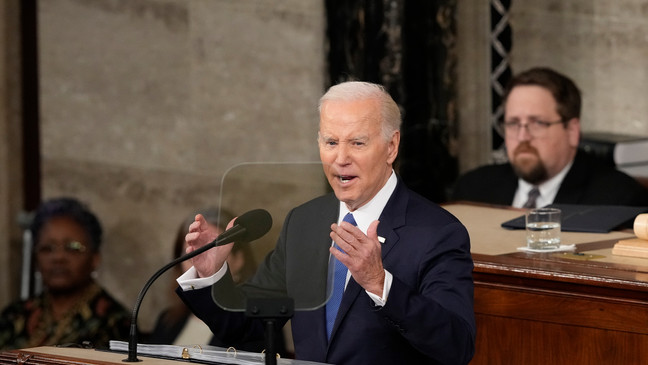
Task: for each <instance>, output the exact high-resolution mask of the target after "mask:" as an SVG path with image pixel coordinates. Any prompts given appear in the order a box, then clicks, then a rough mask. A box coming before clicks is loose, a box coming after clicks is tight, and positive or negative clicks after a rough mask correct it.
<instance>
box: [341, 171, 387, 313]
mask: <svg viewBox="0 0 648 365" xmlns="http://www.w3.org/2000/svg"><path fill="white" fill-rule="evenodd" d="M397 182H398V179H396V174H395V173H394V170H392V173H391V175H390V176H389V179H388V180H387V182H386V183H385V186H383V187H382V189H380V191H379V192H378V194H376V196H374V197H373V199H371V200H370V201H369V202H368V203H367V204H365V205H363V206H361V207H360V208H358V209H356V210H355V211H353V212H352V213H353V218H354V219H355V221H356V223H357V224H358V228H359V229H360V230H361V231H362V233H364V234H365V235H366V234H367V228H369V225H370V224H371V223H372V222H373V221H376V220H378V218H380V214H382V211H383V209H385V205H387V201H388V200H389V198H390V197H391V195H392V194H393V193H394V190H395V189H396V184H397ZM347 213H349V208H348V207H347V206H346V204H345V203H344V202H340V215H339V216H338V224H340V222H342V220H343V219H344V216H346V215H347ZM378 240H379V241H380V243H384V242H385V238H384V237H378ZM350 277H351V272H350V271H347V278H346V282H347V283H348V282H349V278H350ZM392 279H393V276H392V274H391V273H390V272H389V271H387V270H385V284H384V285H383V295H382V297H379V296H377V295H375V294H373V293H370V292H368V291H366V290H365V292H366V293H367V294H368V295H369V297H370V298H371V299H372V300H373V302H374V303H375V304H376V305H378V306H381V307H382V306H384V305H385V303H386V302H387V296H388V294H389V289H391V283H392ZM345 288H346V284H345Z"/></svg>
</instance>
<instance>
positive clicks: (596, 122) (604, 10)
mask: <svg viewBox="0 0 648 365" xmlns="http://www.w3.org/2000/svg"><path fill="white" fill-rule="evenodd" d="M511 3H512V5H511V9H510V13H509V16H510V24H511V27H512V30H513V47H512V50H511V55H510V57H511V58H510V64H511V68H512V70H513V72H514V73H517V72H521V71H523V70H526V69H528V68H530V67H534V66H548V67H552V68H554V69H556V70H558V71H559V72H562V73H564V74H566V75H568V76H570V77H571V78H572V79H573V80H574V81H575V82H576V83H577V84H578V85H579V87H580V89H581V91H582V93H583V113H582V116H581V122H582V124H581V125H582V128H583V130H584V131H610V132H619V133H629V134H635V135H645V136H648V119H647V118H646V115H648V103H646V97H645V95H646V94H647V93H648V67H646V59H648V38H647V37H646V36H645V35H646V34H647V33H648V22H646V21H645V19H646V16H647V15H648V3H646V2H645V1H643V0H619V1H613V2H611V1H607V0H572V1H562V0H548V1H512V2H511ZM458 16H459V21H458V25H459V30H458V32H459V37H458V38H459V42H458V45H459V47H460V50H459V54H460V59H459V64H460V66H459V69H460V72H459V75H458V78H459V83H460V86H459V90H460V91H459V96H460V100H459V104H460V106H459V112H460V118H461V122H460V128H461V137H460V139H461V145H462V147H461V152H460V164H461V169H462V170H463V171H465V170H467V169H470V168H473V167H475V166H478V165H481V164H483V163H488V162H490V160H491V157H490V154H489V153H487V151H488V150H489V148H490V137H489V134H490V130H489V129H488V128H487V127H486V128H484V126H488V123H489V115H490V100H489V99H490V89H489V87H490V86H489V80H488V74H484V69H485V68H486V70H488V68H490V61H489V57H490V55H489V52H490V50H489V48H488V47H489V46H488V44H485V43H484V42H488V41H489V38H488V33H487V32H488V31H489V29H490V23H489V22H488V16H489V1H487V0H479V1H472V2H462V1H458ZM462 56H463V58H462Z"/></svg>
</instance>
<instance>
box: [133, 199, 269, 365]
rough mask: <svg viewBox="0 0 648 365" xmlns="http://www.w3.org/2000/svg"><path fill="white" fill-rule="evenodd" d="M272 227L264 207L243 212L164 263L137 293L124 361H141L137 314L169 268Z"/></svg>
mask: <svg viewBox="0 0 648 365" xmlns="http://www.w3.org/2000/svg"><path fill="white" fill-rule="evenodd" d="M271 227H272V216H270V213H268V212H267V211H266V210H263V209H254V210H251V211H249V212H247V213H244V214H242V215H241V216H240V217H238V218H236V220H235V221H234V226H233V227H232V228H230V229H228V230H227V231H225V232H223V233H222V234H221V235H219V236H218V237H216V239H215V240H213V241H212V242H210V243H208V244H206V245H205V246H203V247H201V248H199V249H196V250H195V251H192V252H190V253H188V254H186V255H183V256H180V257H178V258H176V259H175V260H173V261H171V262H169V263H168V264H166V265H164V267H162V268H161V269H159V270H158V271H156V272H155V274H153V276H151V278H150V279H149V280H148V281H147V282H146V284H145V285H144V287H143V288H142V290H140V292H139V294H138V295H137V300H136V301H135V306H134V307H133V314H132V316H131V325H130V333H129V336H128V357H127V358H126V359H124V360H122V361H124V362H139V361H141V360H139V359H138V358H137V314H138V313H139V309H140V306H141V304H142V300H143V299H144V295H145V294H146V292H147V291H148V289H149V288H150V287H151V285H152V284H153V282H154V281H155V280H157V278H159V277H160V275H162V274H164V273H165V272H166V271H167V270H169V269H170V268H172V267H173V266H175V265H177V264H179V263H181V262H182V261H185V260H188V259H190V258H192V257H194V256H197V255H200V254H201V253H203V252H205V251H207V250H209V249H212V248H214V247H217V246H222V245H225V244H227V243H230V242H233V241H235V240H240V241H242V242H250V241H254V240H256V239H257V238H259V237H261V236H263V235H264V234H266V233H267V232H268V231H269V230H270V228H271Z"/></svg>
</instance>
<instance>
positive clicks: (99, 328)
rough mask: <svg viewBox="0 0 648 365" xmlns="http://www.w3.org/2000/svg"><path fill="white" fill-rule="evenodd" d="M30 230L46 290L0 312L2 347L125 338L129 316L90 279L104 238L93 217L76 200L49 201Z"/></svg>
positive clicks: (90, 343)
mask: <svg viewBox="0 0 648 365" xmlns="http://www.w3.org/2000/svg"><path fill="white" fill-rule="evenodd" d="M30 230H31V233H32V237H33V242H34V261H35V264H36V269H37V270H38V271H39V272H40V275H41V277H42V281H43V287H44V290H43V292H42V293H40V294H38V295H36V296H33V297H31V298H29V299H27V300H24V301H17V302H14V303H12V304H10V305H9V306H8V307H7V308H5V309H4V310H3V311H2V314H1V315H0V348H2V349H15V348H28V347H35V346H43V345H67V346H78V345H82V344H83V345H86V346H93V347H98V348H99V347H103V348H106V347H107V346H108V341H109V340H125V339H127V338H128V332H129V326H130V312H129V311H127V310H126V309H124V307H122V306H121V305H120V304H119V303H118V302H117V301H116V300H115V299H113V298H112V297H111V296H110V295H109V294H108V293H107V292H106V291H105V290H104V289H103V288H101V287H100V286H99V285H98V284H97V283H96V282H95V281H94V279H93V273H94V272H95V270H96V269H97V268H98V266H99V261H100V253H99V248H100V245H101V236H102V228H101V224H100V223H99V220H98V219H97V218H96V216H95V215H94V214H93V213H92V212H91V211H90V210H88V208H86V207H85V206H84V205H83V204H81V203H80V202H79V201H77V200H75V199H72V198H58V199H52V200H49V201H46V202H45V203H43V204H42V205H41V206H40V207H39V208H38V210H37V211H36V215H35V217H34V220H33V222H32V225H31V227H30ZM86 341H87V342H88V343H86Z"/></svg>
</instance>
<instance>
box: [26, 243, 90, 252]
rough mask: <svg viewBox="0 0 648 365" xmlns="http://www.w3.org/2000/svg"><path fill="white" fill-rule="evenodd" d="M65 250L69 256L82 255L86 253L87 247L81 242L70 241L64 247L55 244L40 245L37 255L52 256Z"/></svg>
mask: <svg viewBox="0 0 648 365" xmlns="http://www.w3.org/2000/svg"><path fill="white" fill-rule="evenodd" d="M58 250H63V252H65V253H67V254H74V255H78V254H82V253H84V252H86V250H87V247H86V245H84V244H83V243H81V242H79V241H69V242H66V243H65V244H63V245H57V244H55V243H39V244H38V245H36V253H38V254H45V255H48V254H52V253H54V252H55V251H58Z"/></svg>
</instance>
